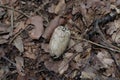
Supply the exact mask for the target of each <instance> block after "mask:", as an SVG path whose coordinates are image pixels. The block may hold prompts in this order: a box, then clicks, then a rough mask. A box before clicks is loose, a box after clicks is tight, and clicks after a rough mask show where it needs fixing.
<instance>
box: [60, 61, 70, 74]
mask: <svg viewBox="0 0 120 80" xmlns="http://www.w3.org/2000/svg"><path fill="white" fill-rule="evenodd" d="M67 62H68V60H63V61H62V62H61V63H60V65H59V69H58V71H59V74H63V73H64V72H65V71H66V70H67V69H68V67H69V64H68V63H67Z"/></svg>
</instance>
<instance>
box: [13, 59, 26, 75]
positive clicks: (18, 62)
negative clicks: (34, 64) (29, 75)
mask: <svg viewBox="0 0 120 80" xmlns="http://www.w3.org/2000/svg"><path fill="white" fill-rule="evenodd" d="M15 61H16V68H17V71H18V73H19V75H21V76H25V73H24V69H23V67H24V59H23V58H22V57H16V58H15Z"/></svg>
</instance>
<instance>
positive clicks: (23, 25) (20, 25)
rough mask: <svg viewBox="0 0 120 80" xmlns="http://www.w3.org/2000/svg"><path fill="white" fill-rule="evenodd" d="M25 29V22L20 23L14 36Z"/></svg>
mask: <svg viewBox="0 0 120 80" xmlns="http://www.w3.org/2000/svg"><path fill="white" fill-rule="evenodd" d="M24 28H25V24H24V22H23V21H21V22H18V24H17V26H16V28H15V29H14V34H16V33H17V32H18V31H20V30H21V29H24Z"/></svg>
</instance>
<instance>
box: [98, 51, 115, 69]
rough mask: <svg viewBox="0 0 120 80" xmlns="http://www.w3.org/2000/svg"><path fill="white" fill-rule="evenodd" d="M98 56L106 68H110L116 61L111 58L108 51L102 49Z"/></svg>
mask: <svg viewBox="0 0 120 80" xmlns="http://www.w3.org/2000/svg"><path fill="white" fill-rule="evenodd" d="M97 58H98V59H99V60H100V61H101V63H102V64H103V67H104V68H109V67H110V66H112V64H113V62H114V61H113V59H111V57H110V55H109V54H108V52H107V51H105V50H101V52H98V54H97Z"/></svg>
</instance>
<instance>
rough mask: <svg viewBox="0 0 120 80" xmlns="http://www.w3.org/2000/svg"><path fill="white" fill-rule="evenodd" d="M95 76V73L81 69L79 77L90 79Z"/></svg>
mask: <svg viewBox="0 0 120 80" xmlns="http://www.w3.org/2000/svg"><path fill="white" fill-rule="evenodd" d="M95 76H96V75H95V73H93V72H86V71H83V72H82V73H81V76H80V78H82V79H85V80H87V79H90V80H92V79H93V78H94V77H95Z"/></svg>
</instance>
